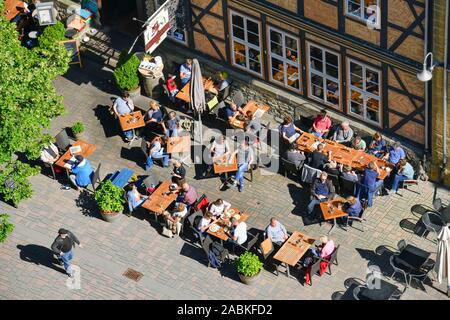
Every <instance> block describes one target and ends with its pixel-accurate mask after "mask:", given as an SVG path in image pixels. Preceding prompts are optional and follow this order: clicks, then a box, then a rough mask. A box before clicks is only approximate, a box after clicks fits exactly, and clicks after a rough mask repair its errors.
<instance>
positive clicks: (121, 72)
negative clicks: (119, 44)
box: [114, 51, 141, 97]
mask: <svg viewBox="0 0 450 320" xmlns="http://www.w3.org/2000/svg"><path fill="white" fill-rule="evenodd" d="M140 64H141V62H140V60H139V58H138V57H137V56H136V54H135V53H132V54H128V53H127V52H126V51H122V52H121V54H120V56H119V61H118V62H117V67H116V69H115V70H114V80H115V81H116V85H117V87H118V88H119V89H120V90H121V91H124V92H127V93H128V94H129V95H130V96H131V97H135V96H138V95H140V94H141V87H140V86H139V73H138V68H139V65H140Z"/></svg>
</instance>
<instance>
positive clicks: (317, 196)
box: [307, 171, 335, 216]
mask: <svg viewBox="0 0 450 320" xmlns="http://www.w3.org/2000/svg"><path fill="white" fill-rule="evenodd" d="M334 194H335V189H334V186H333V183H332V182H331V180H329V179H328V174H327V173H326V172H324V171H323V172H322V173H321V174H320V176H319V177H318V178H316V179H315V180H314V182H313V184H312V185H311V201H310V202H309V204H308V208H307V213H308V215H309V216H311V215H312V213H313V211H314V209H315V207H316V205H318V204H320V203H321V202H324V201H328V200H332V199H333V198H334Z"/></svg>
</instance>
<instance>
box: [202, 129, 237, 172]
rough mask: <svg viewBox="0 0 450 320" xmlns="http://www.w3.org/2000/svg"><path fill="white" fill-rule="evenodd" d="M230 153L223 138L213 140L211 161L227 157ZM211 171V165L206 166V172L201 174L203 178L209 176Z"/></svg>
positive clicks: (228, 146)
mask: <svg viewBox="0 0 450 320" xmlns="http://www.w3.org/2000/svg"><path fill="white" fill-rule="evenodd" d="M230 152H231V149H230V145H229V144H228V141H227V140H226V139H225V136H223V135H221V136H219V137H217V138H216V139H214V141H213V143H212V144H211V158H212V159H211V160H212V161H215V160H216V159H217V158H219V157H222V156H223V155H229V154H230ZM212 169H213V165H212V164H208V167H207V168H206V172H205V173H204V174H203V176H206V175H210V174H211V170H212Z"/></svg>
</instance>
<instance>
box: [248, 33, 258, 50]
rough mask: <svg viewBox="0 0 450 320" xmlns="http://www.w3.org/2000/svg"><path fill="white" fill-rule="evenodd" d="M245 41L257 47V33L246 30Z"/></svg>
mask: <svg viewBox="0 0 450 320" xmlns="http://www.w3.org/2000/svg"><path fill="white" fill-rule="evenodd" d="M247 37H248V39H247V41H248V42H249V43H251V44H254V45H255V46H258V47H259V35H258V34H255V33H252V32H247Z"/></svg>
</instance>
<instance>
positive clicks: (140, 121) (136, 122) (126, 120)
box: [119, 111, 145, 131]
mask: <svg viewBox="0 0 450 320" xmlns="http://www.w3.org/2000/svg"><path fill="white" fill-rule="evenodd" d="M119 122H120V127H121V128H122V131H128V130H133V129H137V128H141V127H145V121H144V116H143V115H142V112H141V111H135V112H132V113H129V114H127V115H124V116H119Z"/></svg>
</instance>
